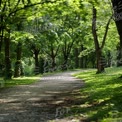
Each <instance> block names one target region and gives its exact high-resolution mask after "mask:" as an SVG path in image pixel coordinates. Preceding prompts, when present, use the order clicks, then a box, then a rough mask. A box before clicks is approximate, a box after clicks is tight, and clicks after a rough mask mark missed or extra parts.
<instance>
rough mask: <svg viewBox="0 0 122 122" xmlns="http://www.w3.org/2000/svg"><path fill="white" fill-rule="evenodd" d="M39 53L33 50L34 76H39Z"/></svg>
mask: <svg viewBox="0 0 122 122" xmlns="http://www.w3.org/2000/svg"><path fill="white" fill-rule="evenodd" d="M39 52H40V50H38V49H34V60H35V69H34V72H35V74H36V75H37V74H39Z"/></svg>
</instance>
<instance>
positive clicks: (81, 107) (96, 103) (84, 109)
mask: <svg viewBox="0 0 122 122" xmlns="http://www.w3.org/2000/svg"><path fill="white" fill-rule="evenodd" d="M101 76H102V75H98V76H97V75H93V74H92V77H88V78H86V80H87V81H89V82H86V87H85V88H84V89H82V90H81V91H80V96H79V98H80V97H81V98H80V99H81V100H80V101H81V104H80V103H79V104H77V102H76V103H75V101H77V98H76V99H74V102H72V104H71V105H70V107H71V113H70V114H69V115H74V116H79V117H80V118H81V122H82V121H83V122H91V121H94V122H104V120H105V119H107V118H109V119H110V121H109V120H107V121H106V122H111V121H113V120H114V119H116V120H114V122H117V119H119V118H120V120H121V121H122V118H121V117H122V79H121V78H117V76H112V77H110V76H107V77H106V76H105V77H103V79H102V78H101ZM98 79H99V80H98ZM92 80H94V81H93V82H91V81H92ZM103 80H105V81H103Z"/></svg>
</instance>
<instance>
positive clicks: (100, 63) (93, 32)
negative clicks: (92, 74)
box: [92, 6, 104, 73]
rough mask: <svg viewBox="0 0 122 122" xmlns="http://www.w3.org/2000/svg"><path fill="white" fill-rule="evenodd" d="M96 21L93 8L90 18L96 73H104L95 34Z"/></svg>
mask: <svg viewBox="0 0 122 122" xmlns="http://www.w3.org/2000/svg"><path fill="white" fill-rule="evenodd" d="M96 19H97V10H96V8H95V7H94V6H93V18H92V34H93V37H94V44H95V52H96V58H97V72H96V73H102V72H104V66H103V65H102V61H101V56H102V49H101V48H100V46H99V42H98V37H97V32H96V30H97V29H96Z"/></svg>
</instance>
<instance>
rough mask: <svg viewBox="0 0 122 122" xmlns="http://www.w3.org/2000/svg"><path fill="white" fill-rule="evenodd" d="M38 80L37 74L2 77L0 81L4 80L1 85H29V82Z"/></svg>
mask: <svg viewBox="0 0 122 122" xmlns="http://www.w3.org/2000/svg"><path fill="white" fill-rule="evenodd" d="M1 79H2V78H1ZM39 80H40V77H39V76H32V77H19V78H13V79H11V80H4V79H2V80H1V81H3V82H4V86H3V87H12V86H16V85H29V84H32V83H35V82H37V81H39Z"/></svg>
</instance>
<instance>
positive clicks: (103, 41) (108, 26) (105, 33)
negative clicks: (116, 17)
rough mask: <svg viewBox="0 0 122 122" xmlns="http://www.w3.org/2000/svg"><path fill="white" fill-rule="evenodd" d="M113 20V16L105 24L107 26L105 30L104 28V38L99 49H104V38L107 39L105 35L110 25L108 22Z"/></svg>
mask: <svg viewBox="0 0 122 122" xmlns="http://www.w3.org/2000/svg"><path fill="white" fill-rule="evenodd" d="M112 18H113V15H112V16H111V17H110V18H109V20H108V22H107V25H106V28H105V34H104V37H103V41H102V45H101V49H102V48H103V47H104V45H105V40H106V37H107V33H108V29H109V25H110V22H111V19H112Z"/></svg>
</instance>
